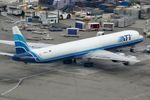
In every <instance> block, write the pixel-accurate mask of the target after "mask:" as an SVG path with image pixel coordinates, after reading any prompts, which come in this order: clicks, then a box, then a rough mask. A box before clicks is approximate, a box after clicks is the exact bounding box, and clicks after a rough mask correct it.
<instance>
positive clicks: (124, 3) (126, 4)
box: [119, 1, 129, 7]
mask: <svg viewBox="0 0 150 100" xmlns="http://www.w3.org/2000/svg"><path fill="white" fill-rule="evenodd" d="M119 5H120V6H125V7H128V6H129V2H127V1H122V2H119Z"/></svg>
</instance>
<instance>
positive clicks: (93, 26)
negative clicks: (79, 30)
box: [88, 22, 100, 30]
mask: <svg viewBox="0 0 150 100" xmlns="http://www.w3.org/2000/svg"><path fill="white" fill-rule="evenodd" d="M88 29H89V30H99V29H100V23H97V22H95V23H88Z"/></svg>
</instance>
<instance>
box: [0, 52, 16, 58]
mask: <svg viewBox="0 0 150 100" xmlns="http://www.w3.org/2000/svg"><path fill="white" fill-rule="evenodd" d="M0 55H2V56H9V57H13V56H14V54H12V53H6V52H0Z"/></svg>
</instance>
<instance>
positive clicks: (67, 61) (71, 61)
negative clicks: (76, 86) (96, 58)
mask: <svg viewBox="0 0 150 100" xmlns="http://www.w3.org/2000/svg"><path fill="white" fill-rule="evenodd" d="M72 63H77V60H76V59H68V60H63V64H72Z"/></svg>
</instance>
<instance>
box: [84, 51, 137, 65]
mask: <svg viewBox="0 0 150 100" xmlns="http://www.w3.org/2000/svg"><path fill="white" fill-rule="evenodd" d="M84 58H91V59H103V60H112V61H120V62H130V63H137V62H139V60H138V59H137V58H136V57H135V56H125V55H124V54H123V53H113V52H110V51H106V50H97V51H94V52H90V53H88V54H86V55H85V56H84Z"/></svg>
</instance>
